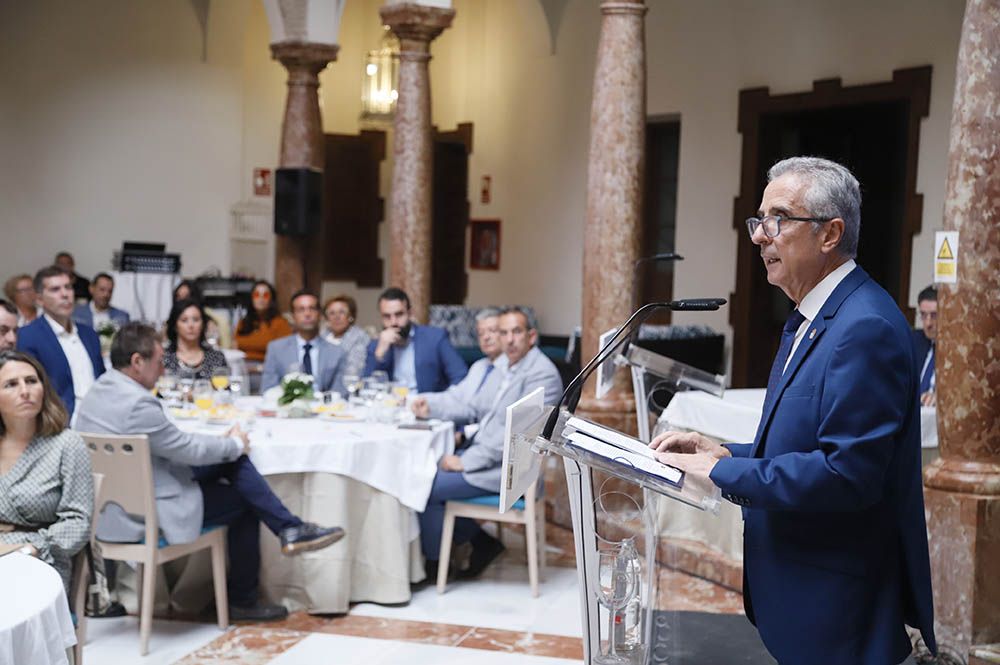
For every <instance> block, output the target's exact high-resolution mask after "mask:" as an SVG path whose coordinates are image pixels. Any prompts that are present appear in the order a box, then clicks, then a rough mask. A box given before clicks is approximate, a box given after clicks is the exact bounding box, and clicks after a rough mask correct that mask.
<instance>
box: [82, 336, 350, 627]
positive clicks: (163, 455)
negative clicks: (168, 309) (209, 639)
mask: <svg viewBox="0 0 1000 665" xmlns="http://www.w3.org/2000/svg"><path fill="white" fill-rule="evenodd" d="M111 364H112V366H113V367H114V369H113V370H112V371H110V372H106V373H105V374H104V375H102V376H101V377H100V378H99V379H98V380H97V381H96V382H95V383H94V385H93V387H92V388H91V389H90V391H89V392H88V393H87V396H86V397H85V398H84V399H83V401H82V402H81V403H80V405H79V406H78V407H77V416H76V417H77V421H76V428H77V429H78V430H79V431H81V432H94V433H101V434H145V435H146V436H148V437H149V446H150V457H151V460H150V461H151V462H152V467H153V485H154V493H155V496H156V514H157V518H158V521H159V525H160V530H161V531H162V533H163V538H164V539H165V540H166V541H167V542H168V543H171V544H177V543H186V542H191V541H193V540H194V539H195V538H197V537H198V535H199V534H200V533H201V532H202V528H203V526H206V527H209V526H220V525H227V526H228V527H229V531H228V536H227V538H228V546H229V552H230V565H229V575H228V577H229V602H230V612H231V613H232V616H233V619H234V620H255V621H265V620H273V619H280V618H282V617H284V616H287V613H288V612H287V610H286V609H285V608H284V607H282V606H280V605H269V604H266V603H262V602H260V600H259V598H258V579H259V572H260V522H264V524H266V525H267V527H268V528H269V529H270V530H271V531H272V532H274V534H275V535H277V536H278V538H279V539H280V540H281V548H282V552H283V553H285V554H298V553H300V552H304V551H309V550H314V549H319V548H322V547H326V546H328V545H332V544H333V543H335V542H337V541H338V540H340V539H341V538H342V537H343V535H344V532H343V529H340V528H337V527H334V528H332V529H324V528H321V527H318V526H317V525H315V524H312V523H308V522H303V521H302V520H301V519H299V518H298V517H296V516H295V515H293V514H292V513H291V512H289V510H288V509H287V508H286V507H285V506H284V505H283V504H282V503H281V501H280V500H279V499H278V498H277V497H276V496H275V495H274V493H273V492H272V491H271V488H270V487H269V486H268V484H267V481H265V480H264V479H263V478H262V477H261V475H260V473H259V472H258V471H257V469H256V468H255V467H254V465H253V463H252V462H251V461H250V459H249V458H248V457H247V456H246V453H247V452H248V451H249V447H250V444H249V439H248V437H247V435H246V434H245V433H244V432H242V431H240V429H239V427H238V426H234V427H233V428H232V429H230V430H229V431H228V432H226V434H225V435H223V436H210V435H207V434H192V433H187V432H182V431H181V430H179V429H178V428H177V427H176V426H175V425H174V424H173V423H172V422H171V421H170V420H169V419H168V418H167V415H166V413H165V412H164V410H163V406H162V405H161V403H160V401H159V400H158V399H156V398H155V397H153V396H152V394H151V393H150V390H151V389H152V388H153V387H154V386H155V385H156V380H157V379H158V378H159V377H160V375H161V374H163V347H162V346H161V344H160V342H159V340H158V339H157V333H156V331H155V330H154V329H153V328H151V327H150V326H147V325H144V324H141V323H129V324H126V325H125V326H124V327H123V328H122V329H121V330H119V331H118V333H117V335H115V339H114V342H112V345H111ZM144 529H145V527H144V524H143V521H142V519H141V518H138V517H134V516H132V515H129V514H127V513H126V512H125V511H124V510H123V509H122V508H121V507H120V506H118V505H115V504H109V505H108V506H107V507H106V508H105V509H104V510H102V512H101V515H100V517H99V518H98V522H97V537H98V538H99V539H101V540H106V541H109V542H138V541H140V540H142V538H143V536H144V535H145V533H144Z"/></svg>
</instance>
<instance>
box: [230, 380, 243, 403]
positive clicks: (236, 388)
mask: <svg viewBox="0 0 1000 665" xmlns="http://www.w3.org/2000/svg"><path fill="white" fill-rule="evenodd" d="M229 392H231V393H232V394H233V402H235V401H236V400H237V399H239V397H240V395H241V394H242V393H243V376H242V375H240V374H233V375H231V376H230V377H229Z"/></svg>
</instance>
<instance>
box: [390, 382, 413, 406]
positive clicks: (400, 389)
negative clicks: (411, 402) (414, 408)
mask: <svg viewBox="0 0 1000 665" xmlns="http://www.w3.org/2000/svg"><path fill="white" fill-rule="evenodd" d="M392 394H393V395H394V396H395V397H396V400H397V401H398V402H399V405H400V406H403V405H405V404H406V396H407V395H409V394H410V388H409V386H404V385H401V384H398V383H394V384H393V385H392Z"/></svg>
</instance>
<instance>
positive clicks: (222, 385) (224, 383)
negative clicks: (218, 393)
mask: <svg viewBox="0 0 1000 665" xmlns="http://www.w3.org/2000/svg"><path fill="white" fill-rule="evenodd" d="M212 387H213V388H215V389H216V390H225V389H226V388H228V387H229V368H228V367H216V368H215V369H213V370H212Z"/></svg>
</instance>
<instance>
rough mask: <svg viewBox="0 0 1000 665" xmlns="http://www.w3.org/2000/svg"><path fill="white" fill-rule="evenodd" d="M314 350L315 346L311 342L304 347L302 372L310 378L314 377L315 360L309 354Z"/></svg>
mask: <svg viewBox="0 0 1000 665" xmlns="http://www.w3.org/2000/svg"><path fill="white" fill-rule="evenodd" d="M312 348H313V346H312V344H310V343H309V342H306V343H305V344H303V345H302V371H303V372H305V373H306V374H309V375H310V376H312V373H313V359H312V356H311V355H310V354H309V352H310V351H312Z"/></svg>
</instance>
